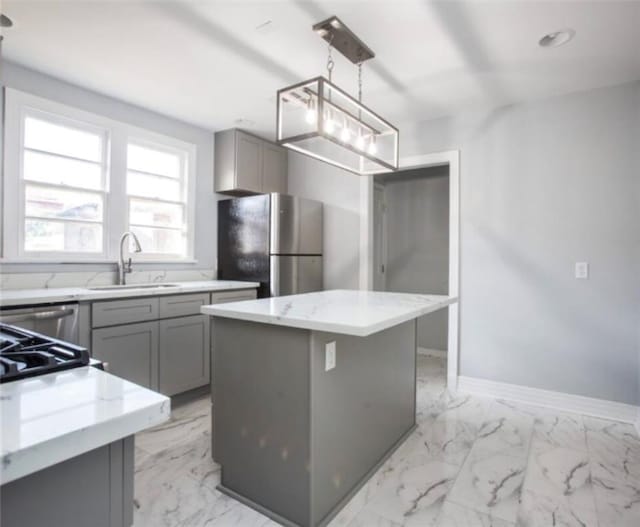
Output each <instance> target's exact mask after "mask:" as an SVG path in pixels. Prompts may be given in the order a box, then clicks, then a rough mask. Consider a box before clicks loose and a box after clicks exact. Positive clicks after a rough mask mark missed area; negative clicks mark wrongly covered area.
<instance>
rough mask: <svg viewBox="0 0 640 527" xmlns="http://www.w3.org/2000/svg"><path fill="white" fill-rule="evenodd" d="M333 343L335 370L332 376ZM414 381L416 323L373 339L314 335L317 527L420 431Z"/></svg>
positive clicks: (314, 505)
mask: <svg viewBox="0 0 640 527" xmlns="http://www.w3.org/2000/svg"><path fill="white" fill-rule="evenodd" d="M332 341H335V343H336V366H335V368H334V369H332V370H329V371H325V345H326V344H327V343H328V342H332ZM415 382H416V323H415V320H412V321H409V322H405V323H403V324H400V325H398V326H395V327H393V328H390V329H387V330H384V331H381V332H378V333H375V334H373V335H370V336H368V337H353V336H347V335H338V334H332V333H324V332H315V331H314V332H313V333H312V347H311V416H312V424H311V427H312V428H311V456H312V457H311V459H312V472H311V474H312V476H311V477H312V481H311V492H312V498H311V507H312V519H313V521H312V523H313V525H325V524H326V523H328V521H329V520H330V519H331V518H332V517H333V515H334V514H335V513H336V512H337V510H336V508H335V506H336V504H339V503H341V502H343V501H344V500H345V499H347V498H350V496H351V494H352V493H354V492H355V491H357V490H358V488H359V487H360V486H361V485H362V484H363V483H364V482H365V481H366V479H367V478H368V477H369V475H370V472H371V471H372V469H374V468H375V467H376V466H378V465H379V464H380V463H381V462H382V461H384V459H386V458H387V457H388V456H389V455H390V454H391V453H392V452H393V450H394V449H395V448H396V447H397V446H398V445H399V444H401V442H402V441H401V440H403V439H404V437H405V436H406V435H407V434H408V433H410V432H411V430H413V428H414V427H415V419H416V407H415V404H416V399H415V388H416V386H415Z"/></svg>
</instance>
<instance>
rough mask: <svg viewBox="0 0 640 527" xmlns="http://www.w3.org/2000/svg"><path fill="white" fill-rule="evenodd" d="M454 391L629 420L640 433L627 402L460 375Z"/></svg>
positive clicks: (638, 415)
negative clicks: (456, 389)
mask: <svg viewBox="0 0 640 527" xmlns="http://www.w3.org/2000/svg"><path fill="white" fill-rule="evenodd" d="M458 391H460V392H464V393H470V394H474V395H484V396H488V397H495V398H497V399H506V400H509V401H514V402H519V403H524V404H529V405H534V406H544V407H546V408H552V409H554V410H559V411H564V412H574V413H578V414H582V415H589V416H593V417H602V418H604V419H612V420H614V421H623V422H625V423H632V424H634V425H635V426H636V429H638V433H640V408H638V407H637V406H634V405H631V404H625V403H619V402H616V401H607V400H604V399H595V398H592V397H583V396H581V395H573V394H570V393H563V392H553V391H550V390H541V389H540V388H530V387H528V386H519V385H516V384H507V383H503V382H495V381H489V380H486V379H477V378H475V377H463V376H460V377H458Z"/></svg>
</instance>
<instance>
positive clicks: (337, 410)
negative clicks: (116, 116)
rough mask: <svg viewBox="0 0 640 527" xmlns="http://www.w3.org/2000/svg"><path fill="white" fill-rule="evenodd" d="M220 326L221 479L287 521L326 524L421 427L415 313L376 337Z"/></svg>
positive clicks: (216, 356) (234, 323)
mask: <svg viewBox="0 0 640 527" xmlns="http://www.w3.org/2000/svg"><path fill="white" fill-rule="evenodd" d="M242 304H244V303H242ZM237 305H241V303H238V304H237ZM213 326H214V327H213V335H214V347H213V377H212V397H213V401H214V405H213V412H212V419H213V434H212V438H213V457H214V459H215V461H217V462H218V463H219V464H220V465H221V466H222V477H221V483H220V485H219V487H218V488H219V489H220V490H221V491H222V492H224V493H226V494H229V495H231V496H233V497H234V498H236V499H238V500H240V501H242V502H244V503H245V504H247V505H249V506H251V507H253V508H255V509H257V510H259V511H260V512H262V513H264V514H266V515H268V516H270V517H271V518H273V519H274V520H276V521H277V522H279V523H282V524H284V525H289V526H302V527H308V526H314V527H315V526H322V525H326V524H327V523H328V522H329V521H330V520H331V519H332V518H333V517H334V516H335V514H336V513H337V512H338V511H339V510H340V509H341V508H342V507H343V506H344V505H345V504H346V503H347V502H348V501H349V499H350V498H351V497H352V496H353V495H354V494H355V493H356V492H357V491H358V490H359V488H360V487H361V486H362V485H363V484H364V483H365V482H366V481H367V480H368V478H369V477H370V476H371V475H372V474H373V473H374V472H375V471H376V470H377V468H378V467H379V466H380V465H381V464H382V463H383V462H384V461H385V460H386V459H387V458H388V457H389V456H390V455H391V453H392V452H393V451H394V450H395V449H396V448H397V447H398V446H399V445H400V444H401V443H402V442H403V441H404V439H405V438H406V436H407V435H408V434H410V433H411V432H412V430H413V429H414V428H415V415H416V409H415V400H416V399H415V389H416V384H415V383H416V321H415V319H411V320H408V321H405V322H401V323H398V324H397V325H395V326H392V327H389V328H387V329H383V330H381V331H378V332H376V333H373V334H371V335H368V336H354V335H347V334H337V333H329V332H325V331H317V330H313V329H302V328H296V327H290V326H284V325H272V324H268V323H260V322H253V321H247V320H237V319H234V318H222V317H218V316H215V315H214V316H213ZM332 342H335V349H336V365H335V368H333V369H330V370H328V371H326V369H325V359H326V349H325V348H326V346H327V344H329V343H332Z"/></svg>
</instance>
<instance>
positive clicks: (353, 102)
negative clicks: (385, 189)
mask: <svg viewBox="0 0 640 527" xmlns="http://www.w3.org/2000/svg"><path fill="white" fill-rule="evenodd" d="M313 88H315V90H314V89H313ZM335 99H342V102H343V104H342V106H341V104H340V101H337V102H336V100H335ZM314 100H315V115H316V118H315V122H314V123H307V125H303V128H304V129H303V130H302V131H300V132H297V131H296V132H295V133H288V132H287V130H285V128H286V125H287V123H286V122H285V121H286V119H287V117H286V115H285V106H286V105H289V109H295V110H302V111H303V112H304V111H305V104H310V103H311V102H313V101H314ZM345 106H349V108H350V110H349V109H346V108H345ZM294 107H295V108H294ZM327 111H330V112H334V113H335V114H336V115H337V116H338V117H341V118H342V119H343V125H344V126H343V128H344V127H345V126H346V127H347V128H348V129H350V128H351V127H350V126H347V123H349V124H353V125H355V126H356V127H357V128H358V133H361V132H362V131H365V132H366V133H367V134H368V137H369V140H370V141H374V143H376V146H377V148H378V150H382V154H383V155H376V152H374V153H371V152H369V151H367V150H366V149H359V148H356V147H355V146H354V145H352V144H350V142H349V141H343V140H341V139H340V138H339V137H337V136H336V135H335V134H332V133H329V132H327V131H326V129H325V113H326V112H327ZM363 115H365V116H367V117H368V119H363V117H362V116H363ZM299 117H300V112H298V120H299ZM372 123H375V124H376V125H377V126H374V125H373V124H372ZM294 125H295V123H294ZM276 132H277V138H276V139H277V142H278V144H280V145H282V146H284V147H286V148H289V149H291V150H294V151H297V152H300V153H302V154H305V155H307V156H310V157H313V158H315V159H319V160H320V161H324V162H325V163H329V164H331V165H334V166H337V167H339V168H342V169H344V170H348V171H349V172H353V173H355V174H358V175H372V174H379V173H383V172H389V171H395V170H397V169H398V143H399V132H398V129H397V128H396V127H394V126H393V125H392V124H390V123H389V122H388V121H386V120H385V119H383V118H382V117H380V116H379V115H377V114H376V113H375V112H373V111H372V110H370V109H369V108H367V107H366V106H365V105H364V104H362V103H361V102H360V101H358V100H357V99H355V98H354V97H352V96H351V95H349V94H348V93H346V92H345V91H343V90H342V89H340V88H338V87H337V86H336V85H335V84H333V83H331V82H330V81H328V80H327V79H326V78H325V77H322V76H320V77H314V78H311V79H308V80H306V81H303V82H299V83H296V84H292V85H291V86H288V87H286V88H282V89H281V90H278V93H277V125H276ZM374 135H375V138H374V139H371V138H372V136H374ZM310 145H314V146H315V147H316V150H323V149H324V150H332V151H333V152H335V153H336V154H337V155H336V157H338V155H341V154H344V155H343V157H348V158H349V159H350V160H351V161H352V163H350V164H349V163H347V162H345V161H341V160H340V159H336V158H335V157H334V158H332V157H330V156H329V155H327V154H326V153H325V154H322V153H321V152H319V151H315V152H314V150H313V148H312V147H311V146H310ZM378 145H379V146H378ZM356 165H357V166H356Z"/></svg>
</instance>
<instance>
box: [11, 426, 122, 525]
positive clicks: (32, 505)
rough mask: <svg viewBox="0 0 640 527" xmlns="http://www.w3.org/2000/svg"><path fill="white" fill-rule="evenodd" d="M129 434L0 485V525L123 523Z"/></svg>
mask: <svg viewBox="0 0 640 527" xmlns="http://www.w3.org/2000/svg"><path fill="white" fill-rule="evenodd" d="M133 440H134V438H133V436H129V437H125V438H124V439H121V440H119V441H114V442H112V443H110V444H108V445H105V446H102V447H99V448H96V449H94V450H91V451H89V452H85V453H84V454H81V455H79V456H76V457H74V458H71V459H68V460H66V461H62V462H61V463H57V464H55V465H53V466H50V467H47V468H45V469H43V470H40V471H38V472H35V473H33V474H29V475H28V476H25V477H23V478H20V479H17V480H15V481H12V482H10V483H7V484H5V485H3V486H2V489H1V490H0V525H2V527H45V526H46V527H71V526H78V527H79V526H91V527H129V526H130V525H132V524H133V474H134V468H133V455H134V445H133Z"/></svg>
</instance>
